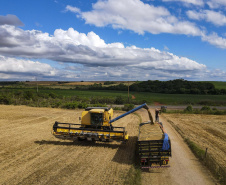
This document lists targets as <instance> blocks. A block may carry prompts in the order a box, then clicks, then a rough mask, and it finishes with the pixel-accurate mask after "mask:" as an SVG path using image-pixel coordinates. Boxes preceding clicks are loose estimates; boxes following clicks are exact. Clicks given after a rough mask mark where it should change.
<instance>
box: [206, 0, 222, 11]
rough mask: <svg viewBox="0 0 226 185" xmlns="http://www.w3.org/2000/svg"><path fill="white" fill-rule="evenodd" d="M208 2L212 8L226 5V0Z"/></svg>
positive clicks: (210, 0) (209, 0)
mask: <svg viewBox="0 0 226 185" xmlns="http://www.w3.org/2000/svg"><path fill="white" fill-rule="evenodd" d="M207 4H208V5H209V7H210V8H213V9H215V8H220V7H226V1H225V0H208V1H207Z"/></svg>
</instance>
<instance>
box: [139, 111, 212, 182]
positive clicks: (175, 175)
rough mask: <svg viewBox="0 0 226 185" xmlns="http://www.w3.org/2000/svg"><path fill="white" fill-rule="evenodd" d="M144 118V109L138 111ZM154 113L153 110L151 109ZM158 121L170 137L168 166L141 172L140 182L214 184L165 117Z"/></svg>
mask: <svg viewBox="0 0 226 185" xmlns="http://www.w3.org/2000/svg"><path fill="white" fill-rule="evenodd" d="M140 114H142V117H143V118H144V120H146V119H148V117H147V114H146V112H145V110H142V111H140ZM152 115H154V110H152ZM160 121H161V122H162V123H163V126H164V128H165V130H166V132H167V133H168V135H169V137H170V139H171V145H172V157H171V158H170V166H171V167H170V168H164V169H161V168H160V169H150V170H148V171H147V172H143V173H142V184H143V185H149V184H158V185H160V184H162V185H166V184H169V185H171V184H183V185H191V184H194V185H195V184H197V185H210V184H215V183H214V181H215V180H214V179H213V178H212V177H211V175H210V173H209V172H208V171H207V170H206V169H205V168H204V167H203V166H202V164H201V163H200V162H199V161H198V160H197V158H196V157H195V156H194V155H193V153H192V152H191V151H190V149H189V148H188V146H187V145H186V144H185V143H184V141H183V139H182V138H181V136H180V135H179V134H178V133H177V132H176V131H175V130H174V129H173V128H172V126H171V125H170V123H168V122H167V120H166V119H165V118H163V117H162V116H160Z"/></svg>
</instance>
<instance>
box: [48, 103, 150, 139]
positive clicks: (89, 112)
mask: <svg viewBox="0 0 226 185" xmlns="http://www.w3.org/2000/svg"><path fill="white" fill-rule="evenodd" d="M141 108H145V109H146V110H147V111H148V114H149V117H150V119H151V120H152V122H153V119H152V116H151V113H150V110H149V108H148V106H147V104H146V103H144V104H143V105H140V106H139V107H136V108H134V109H132V110H130V111H129V112H126V113H125V114H122V115H120V116H118V117H116V118H114V119H111V118H112V117H113V109H112V108H108V107H88V108H86V109H85V111H83V112H82V117H81V124H74V123H60V122H57V121H56V122H55V124H54V125H53V132H52V133H53V135H54V136H55V137H56V138H60V139H68V140H76V139H78V140H88V141H113V140H116V141H127V140H128V138H129V136H128V134H127V132H126V131H125V127H114V126H113V125H112V123H113V122H115V121H117V120H119V119H121V118H123V117H124V116H127V115H128V114H131V113H133V112H135V111H137V110H139V109H141Z"/></svg>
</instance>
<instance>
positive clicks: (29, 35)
mask: <svg viewBox="0 0 226 185" xmlns="http://www.w3.org/2000/svg"><path fill="white" fill-rule="evenodd" d="M0 38H4V39H2V40H0V55H2V56H1V57H0V62H1V64H0V73H1V74H2V73H4V74H5V75H6V74H9V73H10V74H14V75H15V73H24V74H28V73H30V75H32V74H36V75H38V74H40V75H43V76H45V77H46V78H54V77H57V76H58V77H59V76H60V77H61V79H63V78H65V79H73V80H75V79H83V80H86V78H89V79H101V78H102V79H107V78H109V79H114V78H116V76H118V77H120V79H122V80H126V79H131V80H137V79H140V78H139V76H141V75H140V74H142V75H143V74H145V75H144V77H143V78H144V80H145V79H148V78H150V77H151V76H150V73H151V74H152V77H153V78H154V77H155V75H154V74H156V75H159V76H160V74H162V75H164V76H167V75H168V78H169V77H170V78H171V77H172V78H173V77H174V78H177V77H181V78H182V77H183V76H185V77H186V76H189V75H191V74H193V76H195V74H196V73H199V74H200V73H201V71H205V70H206V66H205V65H203V64H199V63H198V62H196V61H194V60H191V59H188V58H186V57H178V56H176V55H174V54H172V53H169V52H165V51H160V50H158V49H155V48H139V47H136V46H128V47H125V46H124V45H123V44H122V43H105V41H104V40H103V39H101V38H100V37H99V36H98V35H97V34H95V33H94V32H89V33H88V34H84V33H79V32H78V31H76V30H74V29H73V28H69V29H68V30H62V29H57V30H55V32H54V35H49V34H48V33H43V32H41V31H37V30H26V31H25V30H22V29H20V28H17V27H15V26H10V25H2V26H0ZM3 56H8V57H3ZM15 57H23V58H26V60H22V59H17V58H15ZM34 59H35V60H36V61H33V60H34ZM38 59H49V60H52V61H58V62H61V64H62V65H63V64H65V65H66V64H74V65H76V67H74V68H73V69H72V68H71V67H70V68H68V69H66V68H65V69H63V70H57V69H55V68H52V67H51V66H50V65H49V64H45V63H41V62H38V61H37V60H38ZM81 66H83V67H81ZM84 66H85V67H84ZM68 70H69V71H70V72H68ZM185 74H186V75H185ZM115 75H116V76H115ZM153 75H154V76H153ZM55 79H56V78H55ZM156 79H158V78H156Z"/></svg>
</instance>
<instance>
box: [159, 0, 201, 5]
mask: <svg viewBox="0 0 226 185" xmlns="http://www.w3.org/2000/svg"><path fill="white" fill-rule="evenodd" d="M162 1H163V2H182V3H186V4H193V5H196V6H203V5H204V4H205V3H204V1H203V0H162Z"/></svg>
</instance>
